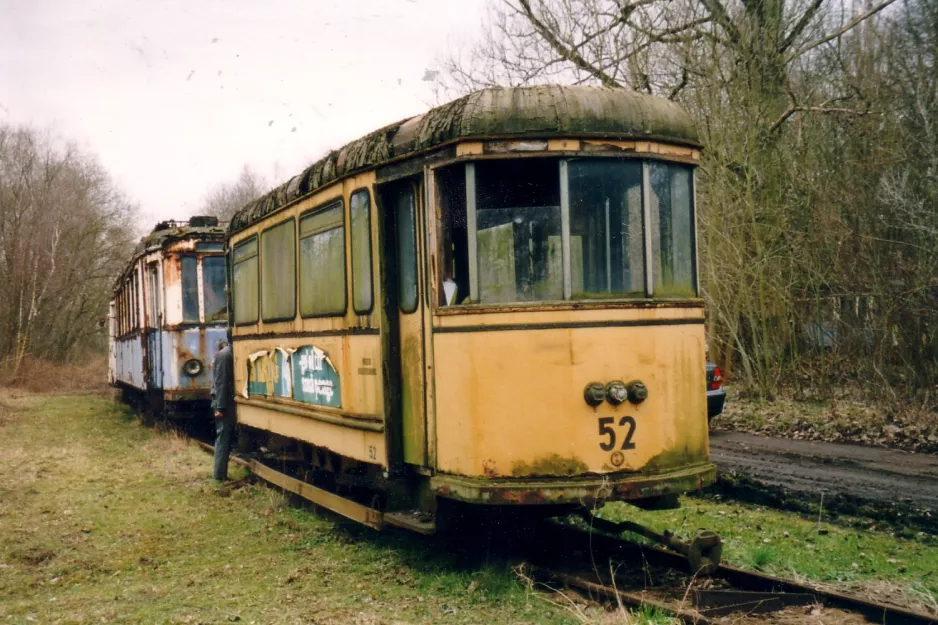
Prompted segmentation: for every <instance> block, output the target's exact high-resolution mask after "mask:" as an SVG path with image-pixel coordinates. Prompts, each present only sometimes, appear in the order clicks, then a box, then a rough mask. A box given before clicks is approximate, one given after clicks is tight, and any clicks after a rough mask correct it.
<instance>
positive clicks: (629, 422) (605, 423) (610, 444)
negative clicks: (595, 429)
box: [599, 417, 635, 451]
mask: <svg viewBox="0 0 938 625" xmlns="http://www.w3.org/2000/svg"><path fill="white" fill-rule="evenodd" d="M615 422H616V418H615V417H599V435H600V436H606V437H608V438H607V440H606V442H600V443H599V446H600V448H602V450H603V451H612V450H613V449H615V448H616V430H615V429H614V428H613V427H612V424H613V423H615ZM619 427H620V428H621V427H627V428H628V429H627V430H626V431H625V440H624V441H623V442H622V447H620V448H619V449H621V450H626V449H635V443H633V442H632V435H633V434H635V419H634V418H633V417H622V418H621V419H619Z"/></svg>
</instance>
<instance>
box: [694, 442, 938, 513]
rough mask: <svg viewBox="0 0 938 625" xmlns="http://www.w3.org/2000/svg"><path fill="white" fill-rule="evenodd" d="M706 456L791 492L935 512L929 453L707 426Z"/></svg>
mask: <svg viewBox="0 0 938 625" xmlns="http://www.w3.org/2000/svg"><path fill="white" fill-rule="evenodd" d="M710 457H711V460H713V462H715V463H716V465H717V467H719V469H720V471H721V472H722V473H731V474H732V473H735V474H741V475H744V476H746V477H748V478H751V479H753V480H757V481H759V482H763V483H765V484H770V485H772V486H778V487H782V488H786V489H789V490H791V491H800V492H808V493H813V494H820V493H822V492H823V493H824V494H825V496H828V495H849V496H852V497H857V498H862V499H864V500H867V501H872V502H877V503H880V504H895V503H901V504H904V505H908V506H911V507H913V508H917V509H925V510H935V511H938V456H934V455H926V454H912V453H907V452H903V451H896V450H891V449H881V448H876V447H862V446H859V445H844V444H837V443H821V442H814V441H799V440H790V439H785V438H772V437H767V436H756V435H754V434H744V433H741V432H729V431H713V432H711V433H710Z"/></svg>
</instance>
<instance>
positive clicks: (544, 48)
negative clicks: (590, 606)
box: [441, 0, 938, 396]
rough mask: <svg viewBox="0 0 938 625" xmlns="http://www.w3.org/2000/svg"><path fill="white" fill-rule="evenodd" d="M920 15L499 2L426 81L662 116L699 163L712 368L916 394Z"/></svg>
mask: <svg viewBox="0 0 938 625" xmlns="http://www.w3.org/2000/svg"><path fill="white" fill-rule="evenodd" d="M934 6H935V5H934V3H933V2H926V1H924V0H902V1H899V0H875V1H874V0H871V1H869V2H865V3H862V4H861V3H853V2H840V3H838V2H835V1H834V0H700V1H699V2H696V1H692V0H500V1H498V2H493V4H492V8H491V10H490V12H489V15H488V18H487V22H486V34H485V35H484V37H483V39H482V40H481V41H480V42H479V43H478V44H477V45H476V46H474V47H473V48H471V49H470V50H468V51H466V50H464V51H461V52H458V53H456V54H453V55H451V56H450V57H449V58H447V59H445V60H444V61H443V62H442V63H443V69H444V70H445V71H444V72H442V76H443V77H444V80H443V82H442V84H441V88H442V89H444V90H448V91H450V92H453V91H456V92H462V91H468V90H471V89H475V88H479V87H486V86H495V85H525V84H535V83H542V82H564V83H590V84H597V85H604V86H607V87H611V88H629V89H635V90H640V91H645V92H648V93H653V94H656V95H659V96H663V97H667V98H672V99H677V100H680V101H681V102H682V103H683V104H684V105H685V106H686V107H687V108H688V109H689V110H690V111H691V112H692V113H693V115H694V116H695V117H696V118H697V119H698V122H699V124H698V126H699V130H700V133H701V137H702V142H703V143H704V145H705V150H704V153H703V159H702V162H701V167H700V170H699V175H698V183H699V184H698V189H699V198H698V199H699V206H698V215H699V220H700V245H701V250H700V252H701V276H702V281H703V287H704V293H705V296H706V298H707V301H708V309H709V315H708V324H709V331H710V337H711V341H710V345H711V350H712V355H713V356H714V357H715V358H717V359H719V360H720V361H721V364H723V365H725V367H726V368H729V369H731V368H732V367H733V365H736V367H737V369H738V371H737V372H736V374H737V375H736V377H737V380H741V381H743V382H744V386H745V387H747V388H749V389H751V390H752V391H753V392H756V393H759V394H761V395H763V396H771V395H773V394H774V393H775V392H776V391H777V389H778V388H779V387H780V386H782V385H784V384H786V383H795V384H800V383H801V381H807V382H808V383H809V384H814V385H815V387H816V388H817V387H820V388H831V387H832V386H831V385H829V384H826V383H827V382H828V381H834V382H849V381H850V380H860V379H862V380H864V381H875V382H882V383H885V385H886V386H889V387H892V386H895V385H903V387H904V388H906V389H907V390H910V391H911V392H917V391H916V388H927V387H928V386H929V385H931V386H933V385H934V383H935V381H936V380H938V364H936V362H935V361H936V358H938V319H936V313H935V312H934V310H935V308H936V306H935V303H936V298H938V281H936V279H935V278H934V276H935V275H936V271H938V267H936V261H935V259H936V258H938V249H936V243H935V240H936V239H935V236H934V232H935V231H934V230H932V228H934V227H935V226H936V224H938V222H936V221H935V219H936V217H935V215H936V213H935V210H934V206H935V205H936V202H938V197H936V192H935V191H934V189H936V188H938V184H936V181H935V179H934V172H935V171H938V163H936V162H935V161H934V158H935V156H936V153H935V148H934V146H935V145H936V139H935V134H934V131H935V127H934V120H935V119H938V108H936V107H935V99H936V96H935V94H936V93H938V92H936V84H938V80H936V77H938V76H936V72H938V69H936V67H938V63H936V53H935V50H936V37H935V32H934V31H935V28H938V26H936V24H938V14H936V10H938V9H935V8H934ZM923 361H924V362H923ZM912 380H915V382H916V384H915V385H912V384H909V382H911V381H912ZM865 386H869V384H866V385H865Z"/></svg>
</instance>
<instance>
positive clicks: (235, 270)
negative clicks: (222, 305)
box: [231, 237, 257, 324]
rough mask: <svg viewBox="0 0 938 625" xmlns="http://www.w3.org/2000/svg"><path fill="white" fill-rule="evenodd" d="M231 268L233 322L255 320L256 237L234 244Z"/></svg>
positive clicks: (243, 322) (240, 322) (254, 321)
mask: <svg viewBox="0 0 938 625" xmlns="http://www.w3.org/2000/svg"><path fill="white" fill-rule="evenodd" d="M232 262H233V267H232V270H231V274H232V282H233V283H234V284H233V289H234V292H233V293H232V302H233V304H234V320H235V323H238V324H245V323H256V322H257V237H254V238H251V239H248V240H247V241H244V242H242V243H239V244H238V245H236V246H235V248H234V251H233V254H232Z"/></svg>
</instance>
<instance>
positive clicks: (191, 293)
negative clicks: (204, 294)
mask: <svg viewBox="0 0 938 625" xmlns="http://www.w3.org/2000/svg"><path fill="white" fill-rule="evenodd" d="M187 265H189V266H191V268H192V269H191V273H190V272H189V271H187V270H186V266H187ZM187 276H188V277H189V279H190V280H194V281H195V284H194V285H192V284H189V285H187ZM193 287H194V288H193ZM179 289H180V301H181V303H182V323H201V321H202V302H201V301H200V300H201V297H200V294H199V257H198V256H196V255H195V254H184V255H181V256H180V257H179ZM187 293H188V295H187ZM187 303H188V304H189V305H188V306H187ZM193 306H194V310H193ZM193 312H194V313H195V314H194V315H193V314H192V313H193Z"/></svg>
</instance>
